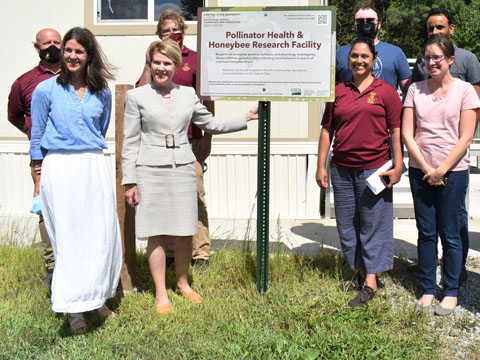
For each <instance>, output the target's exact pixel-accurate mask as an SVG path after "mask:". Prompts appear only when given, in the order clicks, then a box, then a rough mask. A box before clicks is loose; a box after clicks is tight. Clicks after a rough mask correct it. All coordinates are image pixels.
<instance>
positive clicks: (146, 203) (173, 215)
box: [135, 163, 198, 238]
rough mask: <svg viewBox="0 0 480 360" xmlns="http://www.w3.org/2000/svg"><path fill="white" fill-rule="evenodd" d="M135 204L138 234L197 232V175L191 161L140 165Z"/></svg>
mask: <svg viewBox="0 0 480 360" xmlns="http://www.w3.org/2000/svg"><path fill="white" fill-rule="evenodd" d="M136 171H137V186H138V196H139V198H140V199H139V201H140V204H138V206H137V207H136V216H135V226H136V235H137V237H138V238H146V237H149V236H155V235H176V236H190V235H196V234H197V232H198V203H197V179H196V177H195V166H194V165H193V163H190V164H184V165H177V166H175V167H173V166H171V165H167V166H143V165H139V166H137V168H136Z"/></svg>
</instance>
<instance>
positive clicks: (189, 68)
mask: <svg viewBox="0 0 480 360" xmlns="http://www.w3.org/2000/svg"><path fill="white" fill-rule="evenodd" d="M172 81H173V82H174V83H175V84H178V85H183V86H189V87H193V88H194V89H195V88H196V85H197V53H196V52H195V51H193V50H190V49H189V48H187V47H186V46H183V48H182V64H181V65H180V66H179V68H178V70H177V72H176V73H175V75H174V76H173V79H172ZM188 138H189V139H201V138H202V130H200V128H199V127H198V126H197V125H195V124H194V123H190V126H189V128H188Z"/></svg>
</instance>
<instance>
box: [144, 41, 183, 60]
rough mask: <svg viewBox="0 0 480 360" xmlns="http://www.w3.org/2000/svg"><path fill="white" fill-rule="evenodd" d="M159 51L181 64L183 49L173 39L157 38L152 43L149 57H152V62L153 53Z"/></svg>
mask: <svg viewBox="0 0 480 360" xmlns="http://www.w3.org/2000/svg"><path fill="white" fill-rule="evenodd" d="M155 52H159V53H160V54H162V55H165V56H166V57H168V58H169V59H170V60H172V61H173V63H174V64H175V65H180V64H181V63H182V50H180V46H178V44H177V43H176V41H173V40H171V39H165V40H157V41H154V42H153V43H151V44H150V47H149V48H148V58H149V59H150V64H151V63H152V59H153V54H155Z"/></svg>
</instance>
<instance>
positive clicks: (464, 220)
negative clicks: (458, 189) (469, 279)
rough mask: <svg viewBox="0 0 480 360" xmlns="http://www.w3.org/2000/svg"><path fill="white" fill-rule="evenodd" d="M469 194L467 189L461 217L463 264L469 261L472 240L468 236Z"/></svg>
mask: <svg viewBox="0 0 480 360" xmlns="http://www.w3.org/2000/svg"><path fill="white" fill-rule="evenodd" d="M466 196H467V189H465V194H464V195H463V201H462V210H461V219H460V238H461V239H462V253H463V255H462V265H463V266H465V264H466V263H467V256H468V249H469V248H470V241H469V237H468V212H467V205H466V204H465V197H466Z"/></svg>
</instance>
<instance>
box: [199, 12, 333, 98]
mask: <svg viewBox="0 0 480 360" xmlns="http://www.w3.org/2000/svg"><path fill="white" fill-rule="evenodd" d="M198 24H199V28H200V31H199V36H198V41H199V44H198V49H199V54H200V56H199V58H200V66H198V68H199V69H200V71H199V73H200V76H199V79H198V81H199V84H197V89H200V96H201V97H202V98H208V99H214V100H218V99H221V100H260V101H267V100H276V101H279V100H283V101H333V99H334V91H335V46H336V41H335V8H334V7H328V6H317V7H271V8H203V9H201V10H200V12H199V20H198Z"/></svg>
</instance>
